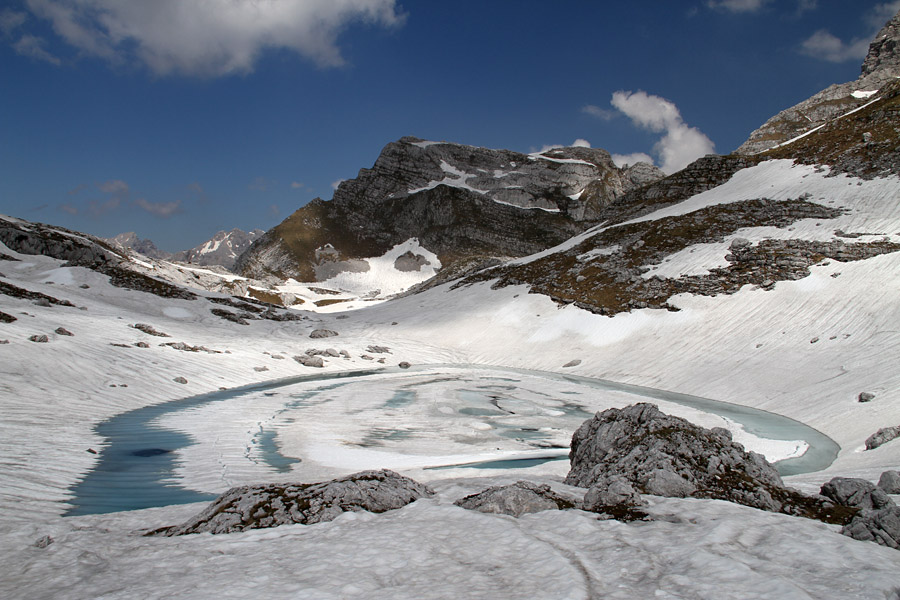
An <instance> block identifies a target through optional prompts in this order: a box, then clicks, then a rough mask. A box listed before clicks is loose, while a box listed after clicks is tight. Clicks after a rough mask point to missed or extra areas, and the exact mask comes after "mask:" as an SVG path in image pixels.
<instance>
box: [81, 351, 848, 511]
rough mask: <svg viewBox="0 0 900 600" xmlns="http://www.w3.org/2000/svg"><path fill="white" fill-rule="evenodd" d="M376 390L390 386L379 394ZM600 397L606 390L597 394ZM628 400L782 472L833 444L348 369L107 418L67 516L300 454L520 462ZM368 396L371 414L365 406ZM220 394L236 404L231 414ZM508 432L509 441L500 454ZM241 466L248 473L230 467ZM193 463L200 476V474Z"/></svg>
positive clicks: (203, 491)
mask: <svg viewBox="0 0 900 600" xmlns="http://www.w3.org/2000/svg"><path fill="white" fill-rule="evenodd" d="M324 384H327V385H324ZM379 386H386V387H384V388H383V389H385V390H388V391H389V392H390V395H388V396H386V397H384V396H379V395H378V389H379ZM598 392H602V393H601V394H598ZM606 396H609V397H611V398H618V400H615V401H612V403H610V402H609V401H608V400H606V399H603V400H601V399H600V398H603V397H606ZM639 401H651V402H656V403H658V404H660V405H661V407H662V408H663V409H664V410H665V409H666V408H667V407H669V406H674V407H678V406H680V407H684V408H685V409H686V410H687V411H688V414H692V415H700V416H701V417H702V416H704V415H705V416H706V417H707V418H712V417H710V415H716V416H717V418H719V419H720V420H722V419H724V421H725V423H726V424H728V426H729V428H731V429H732V431H733V432H734V433H736V434H737V435H735V437H736V439H737V440H738V441H743V442H744V443H745V445H747V446H748V448H749V449H754V445H755V446H756V448H758V449H760V451H763V452H764V451H765V450H764V449H765V448H770V449H771V448H773V447H774V448H776V449H777V450H775V451H774V452H775V454H774V456H775V458H773V456H772V454H769V453H767V454H769V458H770V460H776V459H778V458H782V460H779V461H778V462H777V463H776V467H777V468H778V470H779V472H781V474H782V475H794V474H799V473H808V472H813V471H818V470H821V469H824V468H827V467H828V466H829V465H830V464H831V463H832V462H833V460H834V459H835V457H836V456H837V453H838V450H839V446H838V445H837V444H836V443H835V442H834V441H832V440H831V439H830V438H828V437H827V436H825V435H824V434H822V433H820V432H819V431H816V430H815V429H813V428H811V427H809V426H807V425H804V424H803V423H800V422H798V421H794V420H792V419H789V418H787V417H783V416H780V415H777V414H773V413H769V412H766V411H762V410H758V409H753V408H748V407H744V406H739V405H735V404H730V403H727V402H721V401H716V400H710V399H707V398H701V397H698V396H690V395H687V394H680V393H675V392H669V391H665V390H658V389H653V388H647V387H641V386H634V385H627V384H620V383H615V382H611V381H605V380H601V379H592V378H587V377H577V376H570V375H563V374H557V373H548V372H541V371H528V370H521V369H512V368H503V367H493V366H492V367H482V366H477V365H422V366H414V367H412V368H410V369H408V370H401V369H399V368H396V367H394V368H386V369H372V370H362V371H361V370H357V371H346V372H338V373H328V374H321V375H312V376H301V377H292V378H287V379H280V380H275V381H270V382H264V383H259V384H254V385H250V386H244V387H240V388H233V389H229V390H223V391H218V392H213V393H209V394H204V395H200V396H192V397H189V398H183V399H178V400H173V401H170V402H166V403H164V404H159V405H155V406H148V407H143V408H140V409H136V410H132V411H129V412H126V413H122V414H120V415H117V416H115V417H113V418H111V419H109V420H107V421H105V422H103V423H101V424H100V425H98V427H97V432H98V433H99V434H100V435H101V436H103V437H104V439H105V441H106V445H105V447H104V448H103V449H102V450H101V453H100V460H99V461H98V463H97V465H96V466H95V468H94V469H93V470H92V471H91V472H89V473H88V474H87V475H86V476H85V477H84V478H83V479H82V480H81V481H80V482H79V483H77V484H76V485H75V486H73V488H72V492H73V494H74V498H72V499H71V500H69V504H71V505H72V508H71V509H70V511H69V512H68V514H69V515H79V514H93V513H105V512H116V511H122V510H135V509H140V508H149V507H156V506H167V505H171V504H183V503H188V502H198V501H204V500H209V499H211V498H213V497H215V495H216V494H217V493H219V492H221V491H222V489H223V488H227V487H230V486H231V485H238V484H243V483H249V482H252V481H253V482H259V481H260V480H264V479H261V478H264V477H266V475H274V474H276V473H281V474H282V475H281V478H283V477H284V475H283V474H284V473H292V478H293V479H294V480H296V479H297V477H296V475H298V474H299V473H297V472H294V471H295V468H297V469H299V468H304V467H305V465H306V461H312V462H316V461H318V462H319V463H320V464H322V465H325V466H328V465H329V464H331V465H332V466H334V467H335V468H344V469H347V468H351V469H353V470H361V469H363V468H375V467H380V466H384V467H388V468H395V469H397V470H402V469H404V468H406V469H416V468H419V469H434V468H441V469H451V468H454V467H455V468H461V467H466V466H469V467H472V466H474V467H478V468H481V469H509V468H526V467H530V466H533V465H536V464H541V463H542V462H545V461H548V460H555V459H561V458H565V457H566V456H567V453H568V449H567V448H565V445H566V442H567V440H568V438H569V437H570V436H571V433H572V431H574V429H575V428H577V426H578V425H579V424H580V423H581V422H582V421H584V420H585V419H586V418H589V417H590V416H591V414H593V412H594V411H595V410H601V409H603V408H605V407H607V406H610V405H614V404H619V405H621V404H623V403H626V402H627V403H631V402H639ZM367 402H368V403H369V404H371V410H372V411H373V412H367V411H368V410H369V409H368V408H367V406H366V403H367ZM604 402H605V403H604ZM213 403H215V404H216V407H215V408H214V409H211V410H215V411H216V414H217V415H221V414H225V415H228V414H229V412H231V413H232V414H233V415H239V417H229V416H225V417H224V421H227V420H228V419H229V418H232V419H234V418H239V419H241V420H243V422H242V423H237V424H234V423H225V422H219V421H215V422H213V423H212V424H210V423H209V419H208V418H207V415H206V414H205V413H204V412H203V411H204V410H206V408H207V405H209V404H213ZM222 403H226V404H225V405H224V406H223V404H222ZM228 403H237V405H236V406H235V407H234V409H233V410H232V411H229V410H228ZM323 411H325V412H323ZM423 411H425V412H423ZM376 412H377V413H378V414H384V413H385V412H387V413H389V417H388V420H387V421H384V422H379V421H377V420H374V419H373V417H372V415H374V414H376ZM669 412H672V411H671V408H670V409H669ZM676 412H677V411H676ZM323 415H324V416H323ZM298 416H300V418H298ZM347 420H352V421H354V424H353V425H347V424H346V422H347ZM701 420H702V419H701ZM200 422H203V423H204V425H205V427H206V428H207V431H206V432H204V431H201V429H202V428H201V427H199V426H198V425H197V423H200ZM248 423H249V424H250V427H248V426H247V424H248ZM460 423H465V424H466V425H467V426H472V425H473V424H474V426H475V429H479V430H480V431H479V432H478V435H477V436H475V437H473V438H472V439H471V440H469V441H467V442H466V443H468V444H469V446H468V448H464V450H467V451H464V452H460V450H459V445H457V446H455V447H452V446H451V445H448V444H447V443H444V444H443V445H441V439H440V438H441V437H442V436H447V437H455V438H457V439H459V438H460V436H459V435H458V434H457V433H456V431H457V429H455V427H457V426H458V425H459V424H460ZM173 424H174V426H173ZM185 425H186V426H185ZM241 427H243V429H242V431H243V433H244V434H245V435H246V437H239V436H238V437H236V436H235V435H233V434H231V435H230V434H229V428H231V429H233V430H238V429H241ZM310 427H317V428H320V429H317V430H316V432H315V435H313V434H312V433H310V432H307V431H305V430H304V428H310ZM353 427H356V428H357V429H358V431H356V430H354V429H353ZM210 428H212V429H214V430H215V433H213V434H210V433H209V430H210ZM321 428H324V429H321ZM329 428H330V429H329ZM176 429H177V430H176ZM297 430H300V431H301V433H299V434H298V433H297ZM323 430H324V431H325V432H326V435H325V436H322V435H321V433H322V431H323ZM304 433H310V435H308V436H304V435H303V434H304ZM298 437H300V438H304V437H307V438H312V437H316V438H320V437H325V438H330V439H332V440H337V441H336V443H335V444H334V445H332V446H328V445H327V444H326V445H325V446H322V445H319V446H316V447H315V448H313V447H310V448H309V450H308V453H307V451H306V449H304V447H303V446H302V445H301V446H298V445H297V443H296V438H298ZM348 439H349V440H350V441H349V442H348ZM276 440H277V443H276ZM292 440H293V441H292ZM498 440H502V441H503V442H505V449H504V450H500V448H499V447H497V448H495V446H499V445H501V444H500V443H499V442H498ZM512 440H514V443H515V444H517V448H516V449H515V450H514V451H510V450H509V447H510V446H509V444H510V442H511V441H512ZM192 446H193V448H190V451H188V449H189V447H192ZM785 448H794V450H793V451H791V450H785ZM804 450H805V451H804ZM307 454H309V455H307ZM786 456H793V457H792V458H784V457H786ZM198 457H200V458H198ZM297 457H302V458H297ZM329 460H334V461H335V462H333V463H329ZM323 461H324V462H323ZM384 461H387V462H388V463H389V464H382V463H383V462H384ZM192 462H195V463H197V464H194V465H192V464H191V463H192ZM210 465H213V466H215V465H218V471H219V472H218V473H216V474H215V476H214V477H213V476H212V475H210V473H209V472H210V471H215V470H216V468H214V467H211V466H210ZM241 465H245V467H242V466H241ZM242 468H246V469H248V470H247V471H245V472H243V473H239V472H240V470H241V469H242ZM198 472H202V473H204V476H203V477H199V478H198V476H197V475H196V474H197V473H198ZM204 477H205V479H204ZM211 478H212V479H211ZM276 478H277V477H276ZM303 480H305V478H304V479H303ZM211 482H212V483H211Z"/></svg>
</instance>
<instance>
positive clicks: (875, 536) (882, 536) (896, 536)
mask: <svg viewBox="0 0 900 600" xmlns="http://www.w3.org/2000/svg"><path fill="white" fill-rule="evenodd" d="M841 533H843V534H844V535H847V536H850V537H852V538H853V539H855V540H862V541H865V542H875V543H877V544H881V545H882V546H887V547H889V548H894V549H897V550H900V506H894V505H892V506H888V507H885V508H882V509H880V510H864V511H860V513H859V514H858V515H856V516H855V517H853V519H852V520H851V521H850V523H848V524H847V525H846V526H844V528H843V529H842V530H841Z"/></svg>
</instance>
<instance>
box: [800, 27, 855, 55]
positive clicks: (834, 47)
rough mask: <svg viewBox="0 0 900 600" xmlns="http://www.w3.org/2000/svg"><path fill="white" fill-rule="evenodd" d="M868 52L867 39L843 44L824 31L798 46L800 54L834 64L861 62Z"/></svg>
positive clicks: (818, 32) (816, 33)
mask: <svg viewBox="0 0 900 600" xmlns="http://www.w3.org/2000/svg"><path fill="white" fill-rule="evenodd" d="M868 51H869V40H868V39H866V38H858V39H855V40H853V41H852V42H848V43H844V41H843V40H841V39H840V38H838V37H837V36H835V35H832V34H831V33H829V32H828V31H826V30H824V29H820V30H819V31H817V32H815V33H814V34H812V35H811V36H810V37H809V38H807V39H806V40H805V41H804V42H803V43H802V44H801V45H800V52H801V53H802V54H806V55H807V56H812V57H813V58H820V59H822V60H826V61H828V62H834V63H842V62H847V61H851V60H854V61H859V60H862V59H864V58H865V57H866V53H867V52H868Z"/></svg>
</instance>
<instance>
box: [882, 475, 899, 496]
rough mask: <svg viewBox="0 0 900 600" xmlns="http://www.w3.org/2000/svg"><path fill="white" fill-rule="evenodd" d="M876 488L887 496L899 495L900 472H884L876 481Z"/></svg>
mask: <svg viewBox="0 0 900 600" xmlns="http://www.w3.org/2000/svg"><path fill="white" fill-rule="evenodd" d="M878 487H879V488H880V489H882V490H884V491H885V492H887V493H888V494H900V471H885V472H884V473H882V474H881V478H880V479H879V480H878Z"/></svg>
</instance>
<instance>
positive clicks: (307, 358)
mask: <svg viewBox="0 0 900 600" xmlns="http://www.w3.org/2000/svg"><path fill="white" fill-rule="evenodd" d="M294 360H296V361H297V362H298V363H300V364H301V365H303V366H304V367H315V368H317V369H321V368H322V367H324V366H325V361H324V360H322V357H321V356H313V355H310V354H300V355H298V356H295V357H294Z"/></svg>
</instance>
